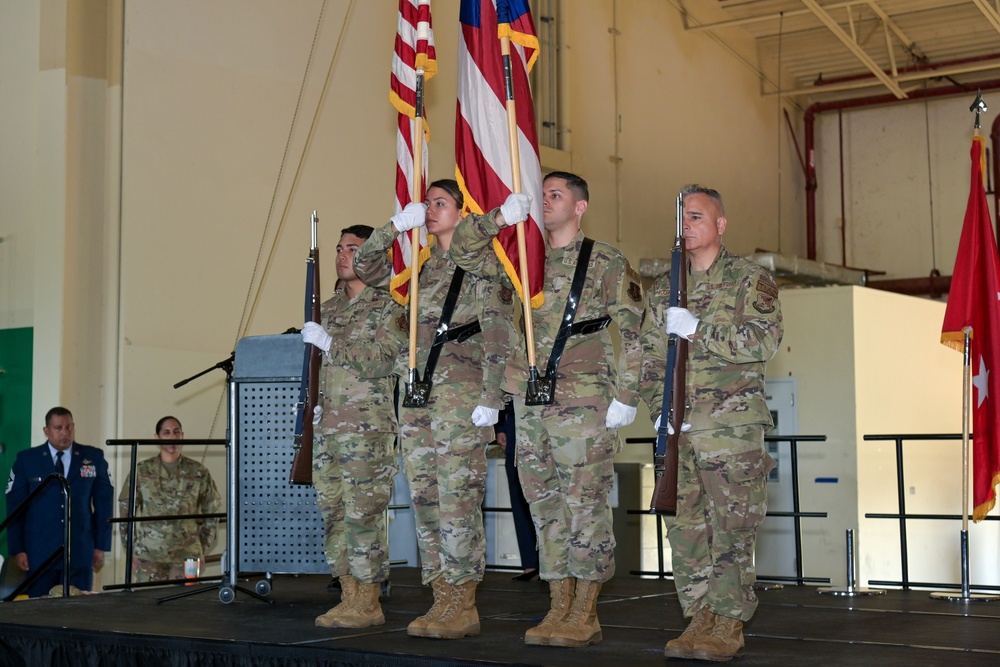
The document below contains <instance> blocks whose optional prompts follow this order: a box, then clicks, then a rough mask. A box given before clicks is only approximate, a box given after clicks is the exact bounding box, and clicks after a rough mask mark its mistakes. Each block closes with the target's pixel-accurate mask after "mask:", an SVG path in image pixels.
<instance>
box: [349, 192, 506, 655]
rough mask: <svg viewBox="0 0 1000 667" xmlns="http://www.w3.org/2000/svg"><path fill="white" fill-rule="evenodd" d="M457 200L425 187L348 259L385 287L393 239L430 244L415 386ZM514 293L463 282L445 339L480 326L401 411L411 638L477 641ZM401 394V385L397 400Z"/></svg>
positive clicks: (436, 318) (404, 347) (437, 311)
mask: <svg viewBox="0 0 1000 667" xmlns="http://www.w3.org/2000/svg"><path fill="white" fill-rule="evenodd" d="M463 205H464V200H463V197H462V192H461V190H459V188H458V184H457V183H456V182H455V181H453V180H450V179H447V180H439V181H435V182H433V183H431V184H430V185H429V186H428V189H427V197H426V199H425V202H424V203H422V204H418V203H411V204H409V205H408V206H407V207H406V208H405V209H404V210H403V211H401V212H400V213H398V214H397V215H395V216H393V218H392V220H390V221H389V223H388V224H386V225H385V226H384V227H382V228H381V229H376V230H375V232H374V233H373V234H372V236H371V238H369V239H368V241H366V242H365V244H364V246H362V247H361V249H360V250H359V251H358V253H357V255H356V256H355V258H354V268H355V270H356V272H357V274H358V276H359V277H361V279H362V280H364V281H365V282H366V283H368V284H370V285H378V286H382V287H388V286H389V284H390V280H391V267H392V264H391V258H390V255H389V251H390V249H391V248H392V244H393V241H394V239H395V238H396V236H397V234H399V233H401V232H407V231H409V230H411V229H414V228H417V227H421V226H423V225H425V224H426V226H427V232H428V234H429V235H430V236H431V242H430V246H429V248H428V249H425V250H424V252H423V253H422V255H423V261H422V263H421V265H420V268H419V291H418V302H419V307H418V311H417V312H418V315H417V316H418V318H419V321H418V322H417V359H416V364H415V368H417V370H418V372H419V373H420V376H421V379H422V380H425V381H426V380H427V379H428V378H426V377H425V368H426V364H427V358H428V355H429V352H430V349H431V346H432V342H433V340H434V335H435V331H436V330H437V329H438V327H439V325H440V323H441V312H442V306H443V304H444V302H445V299H446V295H447V294H448V292H449V289H450V288H451V286H452V279H453V277H454V275H455V271H456V268H457V267H456V266H455V263H454V262H453V261H452V259H451V256H450V255H449V254H448V249H449V247H450V245H451V237H452V234H453V233H454V231H455V227H456V226H457V225H458V222H459V221H460V220H461V219H462V208H463ZM511 304H512V294H511V293H510V291H509V290H502V289H500V288H499V287H497V286H496V285H494V284H493V283H490V282H488V281H486V280H481V279H479V278H476V277H475V276H472V275H469V274H466V275H465V276H464V278H463V280H462V282H461V288H460V290H459V292H458V298H457V301H456V303H455V307H454V311H453V313H452V315H451V324H450V326H449V330H451V331H454V330H456V329H461V328H462V327H465V326H467V325H473V328H475V327H474V323H475V322H476V321H478V322H479V327H480V331H479V332H477V333H474V334H472V335H471V336H469V337H468V338H460V339H458V340H448V341H447V342H445V343H444V344H443V345H442V346H441V351H440V357H439V358H438V362H437V367H436V369H435V370H434V374H433V378H432V381H433V384H432V389H431V391H430V395H429V397H428V400H427V404H426V406H425V407H401V408H400V414H399V421H400V444H401V447H402V453H403V467H404V470H405V472H406V478H407V481H408V483H409V486H410V499H411V502H412V505H413V511H414V516H415V519H416V524H417V544H418V547H419V550H420V564H421V570H422V580H423V583H424V584H429V585H430V586H431V588H432V590H433V592H434V604H433V605H432V607H431V609H430V610H429V611H428V612H427V613H426V614H424V615H423V616H420V617H419V618H417V619H416V620H414V621H413V622H412V623H410V625H409V627H408V628H407V634H409V635H411V636H416V637H435V638H440V639H457V638H461V637H466V636H471V635H477V634H479V614H478V612H477V610H476V603H475V602H476V586H477V585H478V583H479V582H480V581H481V580H482V578H483V573H484V570H485V567H486V539H485V533H484V530H483V516H482V511H481V509H480V507H481V505H482V502H483V497H484V494H485V489H486V444H487V443H488V442H490V441H491V440H492V439H493V433H492V428H491V427H492V426H493V424H495V423H496V421H497V416H498V414H499V410H500V408H501V407H502V405H503V392H502V391H501V389H500V383H501V380H502V378H503V364H504V361H505V360H506V358H507V354H508V351H509V345H510V342H509V340H510V335H509V324H508V322H509V321H510V312H511V307H512V306H511ZM396 331H397V334H398V336H399V349H400V354H399V358H398V362H397V370H398V372H399V374H400V375H401V376H402V377H404V378H405V377H407V376H408V368H409V353H408V347H409V346H408V336H407V334H408V331H409V322H408V319H407V316H406V315H404V316H403V317H401V318H400V320H399V322H398V326H397V327H396ZM404 388H405V384H404V385H403V386H401V391H400V394H401V395H402V394H403V393H404V392H403V391H402V390H403V389H404Z"/></svg>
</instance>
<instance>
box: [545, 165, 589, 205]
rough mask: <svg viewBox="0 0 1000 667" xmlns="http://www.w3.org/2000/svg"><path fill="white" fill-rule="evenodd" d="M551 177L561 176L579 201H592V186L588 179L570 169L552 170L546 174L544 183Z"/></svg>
mask: <svg viewBox="0 0 1000 667" xmlns="http://www.w3.org/2000/svg"><path fill="white" fill-rule="evenodd" d="M550 178H561V179H563V180H564V181H566V187H567V188H569V189H570V192H572V193H573V196H574V197H576V200H577V201H586V202H589V201H590V187H589V186H588V185H587V181H585V180H583V178H581V177H580V176H577V175H576V174H572V173H570V172H568V171H550V172H549V173H547V174H545V178H543V179H542V183H544V182H545V181H547V180H549V179H550Z"/></svg>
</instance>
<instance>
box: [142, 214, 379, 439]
mask: <svg viewBox="0 0 1000 667" xmlns="http://www.w3.org/2000/svg"><path fill="white" fill-rule="evenodd" d="M374 231H375V229H374V228H372V227H369V226H368V225H351V226H350V227H344V228H343V229H341V230H340V235H341V236H343V235H344V234H351V235H353V236H357V237H358V238H359V239H367V238H369V237H370V236H371V235H372V232H374ZM178 423H180V422H178ZM156 432H157V433H159V432H160V429H156Z"/></svg>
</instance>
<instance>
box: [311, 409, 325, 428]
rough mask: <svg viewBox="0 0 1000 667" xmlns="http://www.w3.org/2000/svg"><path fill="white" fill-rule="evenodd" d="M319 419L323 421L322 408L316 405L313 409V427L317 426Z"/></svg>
mask: <svg viewBox="0 0 1000 667" xmlns="http://www.w3.org/2000/svg"><path fill="white" fill-rule="evenodd" d="M321 419H323V406H322V405H316V406H314V407H313V426H316V425H317V424H319V422H320V420H321Z"/></svg>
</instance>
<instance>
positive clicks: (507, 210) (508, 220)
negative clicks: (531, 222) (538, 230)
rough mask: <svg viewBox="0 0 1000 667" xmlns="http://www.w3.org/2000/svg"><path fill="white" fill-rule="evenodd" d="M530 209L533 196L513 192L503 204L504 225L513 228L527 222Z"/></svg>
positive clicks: (501, 208)
mask: <svg viewBox="0 0 1000 667" xmlns="http://www.w3.org/2000/svg"><path fill="white" fill-rule="evenodd" d="M530 208H531V195H526V194H522V193H520V192H512V193H510V194H509V195H507V200H506V201H505V202H504V203H503V204H501V206H500V215H502V216H503V221H504V224H506V225H509V226H512V225H516V224H517V223H519V222H524V221H525V220H527V219H528V210H529V209H530Z"/></svg>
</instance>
